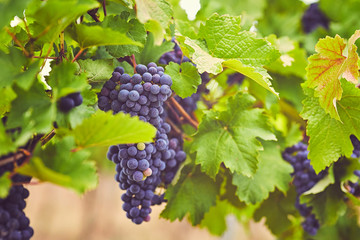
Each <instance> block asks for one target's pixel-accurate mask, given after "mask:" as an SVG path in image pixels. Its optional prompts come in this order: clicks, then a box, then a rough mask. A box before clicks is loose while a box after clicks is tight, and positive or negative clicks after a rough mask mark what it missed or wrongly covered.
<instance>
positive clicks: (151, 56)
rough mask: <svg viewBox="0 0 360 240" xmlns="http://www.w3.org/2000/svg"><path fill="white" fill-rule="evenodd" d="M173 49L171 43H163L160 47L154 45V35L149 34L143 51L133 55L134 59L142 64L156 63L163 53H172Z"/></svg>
mask: <svg viewBox="0 0 360 240" xmlns="http://www.w3.org/2000/svg"><path fill="white" fill-rule="evenodd" d="M173 47H174V43H173V42H171V41H164V42H162V43H161V45H155V44H154V35H153V34H152V33H149V34H148V36H147V39H146V43H145V46H144V49H143V50H142V51H141V52H140V53H135V59H136V61H137V62H139V63H142V64H148V63H150V62H157V61H158V60H159V59H160V57H161V56H162V55H163V54H164V53H166V52H169V51H172V50H173Z"/></svg>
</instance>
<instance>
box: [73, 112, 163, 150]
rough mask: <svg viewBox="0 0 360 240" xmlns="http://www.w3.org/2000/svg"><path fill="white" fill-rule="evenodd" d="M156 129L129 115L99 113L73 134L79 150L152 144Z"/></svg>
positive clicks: (86, 120) (85, 121)
mask: <svg viewBox="0 0 360 240" xmlns="http://www.w3.org/2000/svg"><path fill="white" fill-rule="evenodd" d="M155 133H156V128H155V127H154V126H152V125H151V124H149V123H145V122H143V121H141V120H139V118H138V117H130V115H129V114H123V113H118V114H116V115H113V114H112V112H106V113H105V112H102V111H98V112H96V113H95V114H94V115H93V116H91V117H90V118H88V119H85V120H84V121H83V122H82V123H81V124H80V125H78V126H77V127H76V128H75V129H74V130H73V131H72V132H71V134H72V135H74V137H75V141H76V145H77V146H78V147H79V148H86V147H93V146H109V145H114V144H125V143H137V142H152V141H153V138H154V137H155Z"/></svg>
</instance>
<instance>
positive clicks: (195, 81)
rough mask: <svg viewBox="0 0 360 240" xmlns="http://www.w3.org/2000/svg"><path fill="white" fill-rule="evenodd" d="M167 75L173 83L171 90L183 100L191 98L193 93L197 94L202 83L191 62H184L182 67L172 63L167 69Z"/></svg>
mask: <svg viewBox="0 0 360 240" xmlns="http://www.w3.org/2000/svg"><path fill="white" fill-rule="evenodd" d="M165 73H166V74H168V75H169V76H170V77H171V79H172V81H173V85H172V86H171V89H172V90H174V92H175V93H176V94H177V95H179V96H180V97H181V98H186V97H190V96H191V95H192V94H193V93H196V90H197V87H198V85H200V83H201V78H200V75H199V73H198V71H197V69H196V67H195V66H194V65H192V64H191V63H189V62H183V63H182V64H181V66H180V65H179V64H177V63H174V62H170V63H169V65H167V66H166V68H165Z"/></svg>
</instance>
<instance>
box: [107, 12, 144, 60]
mask: <svg viewBox="0 0 360 240" xmlns="http://www.w3.org/2000/svg"><path fill="white" fill-rule="evenodd" d="M128 17H129V15H128V13H126V12H123V13H122V14H121V16H108V17H106V18H105V19H104V21H103V22H102V26H103V27H109V28H111V29H112V30H114V31H118V32H121V33H126V35H127V36H128V37H129V38H130V39H132V40H134V41H137V42H140V43H142V44H145V40H146V30H145V27H144V25H143V24H141V23H140V22H139V21H138V20H137V19H128ZM140 49H141V48H140V47H139V46H134V45H128V46H127V45H116V46H106V50H107V51H108V52H109V54H110V55H112V56H113V57H116V58H119V57H124V56H131V55H132V54H134V53H136V52H140Z"/></svg>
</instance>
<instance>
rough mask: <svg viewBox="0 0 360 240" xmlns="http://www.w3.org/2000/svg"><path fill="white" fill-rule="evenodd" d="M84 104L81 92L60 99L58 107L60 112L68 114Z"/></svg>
mask: <svg viewBox="0 0 360 240" xmlns="http://www.w3.org/2000/svg"><path fill="white" fill-rule="evenodd" d="M82 102H83V98H82V96H81V94H80V92H76V93H71V94H68V95H67V96H65V97H62V98H60V99H59V101H58V107H59V109H60V111H62V112H64V113H67V112H69V111H70V110H71V109H73V108H74V107H77V106H80V105H81V104H82Z"/></svg>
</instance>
